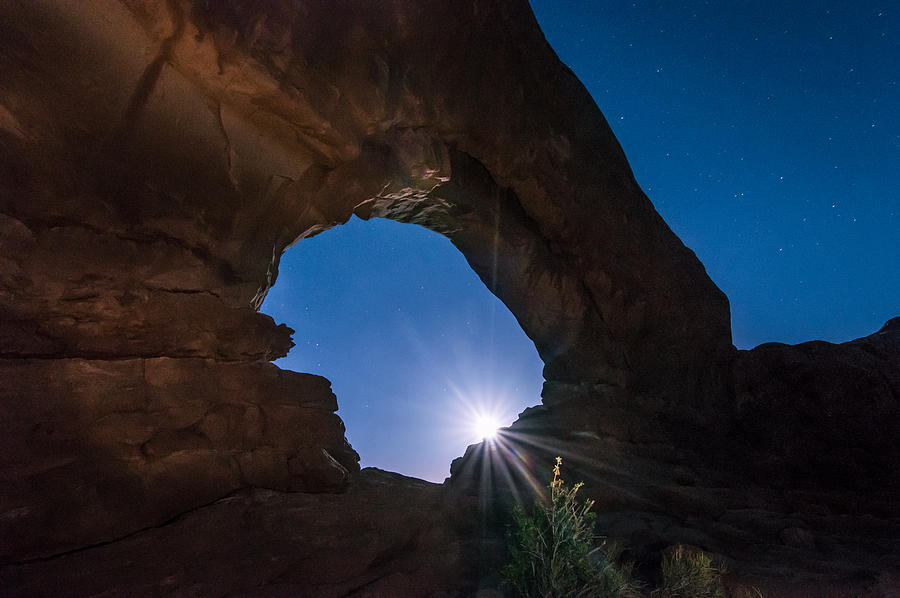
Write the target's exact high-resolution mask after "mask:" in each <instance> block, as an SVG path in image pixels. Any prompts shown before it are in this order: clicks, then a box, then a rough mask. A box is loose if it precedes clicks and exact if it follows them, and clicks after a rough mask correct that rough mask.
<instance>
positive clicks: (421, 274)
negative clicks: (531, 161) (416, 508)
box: [261, 218, 543, 482]
mask: <svg viewBox="0 0 900 598" xmlns="http://www.w3.org/2000/svg"><path fill="white" fill-rule="evenodd" d="M261 311H263V312H265V313H267V314H269V315H271V316H273V317H274V318H275V320H276V321H278V322H284V323H286V324H287V325H288V326H290V327H291V328H293V329H295V333H294V343H295V347H294V348H293V349H292V350H291V352H290V353H289V354H288V356H287V357H284V358H282V359H281V360H279V361H278V362H277V365H279V367H282V368H284V369H290V370H295V371H301V372H315V373H316V374H320V375H323V376H325V377H327V378H328V379H329V380H331V382H332V387H333V390H334V392H335V394H336V395H337V399H338V405H339V411H338V413H339V415H340V416H341V417H342V419H343V420H344V422H345V425H346V427H347V437H348V439H349V441H350V442H351V443H352V444H353V446H354V448H355V449H356V450H357V451H358V452H359V454H360V459H361V465H362V466H363V467H365V466H375V467H380V468H382V469H388V470H392V471H398V472H401V473H404V474H406V475H412V476H415V477H419V478H423V479H427V480H430V481H434V482H441V481H443V479H444V478H445V477H446V476H447V475H449V467H450V463H451V460H452V459H453V458H455V457H457V456H459V455H461V454H462V453H463V451H465V449H466V446H467V445H468V444H471V443H474V442H478V441H479V440H480V437H479V435H478V433H477V430H476V427H477V426H476V424H477V421H476V420H477V418H478V417H479V416H482V415H487V416H493V417H495V418H496V419H497V420H498V423H500V424H501V425H509V424H510V423H512V421H513V420H514V419H515V417H516V415H517V414H518V413H519V412H520V411H522V410H523V409H525V408H526V407H530V406H533V405H535V404H538V403H540V393H541V385H542V382H543V377H542V374H541V370H542V367H543V363H542V362H541V360H540V358H539V357H538V355H537V352H536V350H535V347H534V345H533V343H532V342H531V341H530V340H529V339H528V337H527V336H526V335H525V333H524V332H523V331H522V329H521V327H520V326H519V324H518V323H517V322H516V320H515V318H514V317H513V315H512V314H511V313H510V312H509V310H508V309H507V308H506V306H505V305H503V303H501V302H500V301H499V300H498V299H497V298H496V297H495V296H494V295H493V294H491V292H490V291H489V290H488V289H487V288H486V287H485V286H484V284H483V283H482V282H481V280H479V278H478V276H477V275H476V274H475V272H473V271H472V269H471V268H470V266H469V265H468V264H467V263H466V260H465V258H464V257H463V256H462V254H460V252H459V251H458V250H457V249H456V248H455V247H453V245H452V244H451V243H450V242H449V240H448V239H446V238H445V237H443V236H441V235H438V234H436V233H434V232H431V231H429V230H426V229H424V228H422V227H419V226H411V225H408V224H403V223H398V222H394V221H391V220H386V219H381V218H373V219H372V220H370V221H368V222H364V221H362V220H360V219H358V218H353V219H351V220H350V221H349V222H348V223H347V224H345V225H343V226H337V227H335V228H333V229H330V230H328V231H326V232H324V233H322V234H320V235H317V236H315V237H312V238H308V239H303V240H302V241H300V242H299V243H297V244H296V245H295V246H293V247H292V248H291V249H289V250H288V251H286V252H285V253H284V255H283V256H282V257H281V260H280V264H279V274H278V279H277V282H276V284H275V285H274V286H273V287H272V289H271V290H270V291H269V293H268V295H267V296H266V300H265V302H264V304H263V306H262V310H261Z"/></svg>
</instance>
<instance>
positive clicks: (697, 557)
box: [653, 545, 725, 598]
mask: <svg viewBox="0 0 900 598" xmlns="http://www.w3.org/2000/svg"><path fill="white" fill-rule="evenodd" d="M722 573H723V571H722V570H721V569H720V568H718V567H716V566H715V565H713V562H712V558H711V557H710V556H709V555H708V554H706V553H705V552H703V551H700V550H688V549H685V547H684V546H681V545H678V546H676V547H675V548H674V549H673V550H672V552H671V553H669V554H668V555H666V556H664V557H663V560H662V581H663V585H662V588H660V589H659V591H658V592H654V594H653V595H654V597H655V596H660V597H661V598H724V596H725V590H724V589H723V587H722Z"/></svg>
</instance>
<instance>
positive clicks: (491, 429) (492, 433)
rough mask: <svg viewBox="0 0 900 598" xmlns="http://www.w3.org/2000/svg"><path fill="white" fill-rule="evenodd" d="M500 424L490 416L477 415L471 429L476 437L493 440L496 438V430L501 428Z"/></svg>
mask: <svg viewBox="0 0 900 598" xmlns="http://www.w3.org/2000/svg"><path fill="white" fill-rule="evenodd" d="M501 425H502V424H501V422H500V420H499V419H497V418H496V417H493V416H491V415H485V414H479V415H477V416H475V421H473V422H472V427H473V428H474V430H475V434H476V436H478V438H481V439H483V440H493V439H494V438H496V436H497V429H498V428H499V427H500V426H501Z"/></svg>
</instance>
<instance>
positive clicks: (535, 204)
mask: <svg viewBox="0 0 900 598" xmlns="http://www.w3.org/2000/svg"><path fill="white" fill-rule="evenodd" d="M0 81H2V82H3V83H2V85H0V266H2V267H0V314H2V318H0V371H2V376H3V377H2V380H3V382H4V388H3V389H2V392H0V401H2V402H0V415H2V417H0V443H2V444H0V447H2V453H3V456H2V459H0V480H2V481H3V482H4V483H3V484H2V486H0V515H2V517H0V532H2V539H3V541H2V542H0V547H2V551H3V552H2V555H0V559H2V562H19V561H22V560H26V559H30V558H34V557H41V556H47V555H53V554H58V553H61V552H63V551H66V550H71V549H75V548H79V547H83V546H86V545H90V544H93V543H98V542H108V541H112V540H115V539H116V538H120V537H122V536H124V535H127V534H129V533H131V532H134V531H136V530H140V529H143V528H147V527H150V526H156V525H160V524H162V523H164V522H165V521H167V520H169V519H171V518H172V517H174V516H176V515H178V514H179V513H183V512H186V511H188V510H192V509H198V508H202V507H203V505H206V504H209V503H211V502H213V501H215V500H216V499H219V498H222V497H225V496H227V495H229V494H230V493H233V492H236V491H244V490H245V489H247V488H249V487H255V488H265V489H270V490H275V491H282V490H301V491H304V492H333V491H336V490H340V489H342V488H344V487H345V486H346V484H347V483H348V481H349V480H351V479H352V478H353V474H354V473H355V472H356V471H357V470H358V466H357V457H356V455H355V453H354V452H353V450H352V449H351V448H350V447H349V446H348V445H347V444H346V442H345V440H344V436H343V433H344V430H343V425H342V423H341V422H340V420H339V419H338V418H337V417H336V416H335V415H334V414H333V411H334V409H335V407H336V405H335V402H334V397H333V395H332V394H331V392H330V390H329V388H328V385H327V383H326V382H325V381H324V380H322V379H321V378H318V377H315V376H308V375H296V374H288V373H284V372H279V371H278V370H277V369H276V368H274V367H273V366H271V365H269V364H267V363H266V362H267V361H269V360H272V359H275V358H277V357H279V356H281V355H284V354H285V353H286V352H287V351H288V349H289V347H290V332H291V331H290V330H289V329H287V328H286V327H284V326H276V325H275V323H274V322H273V321H272V320H271V318H269V317H267V316H265V315H261V314H259V313H257V312H256V311H255V308H258V307H259V305H260V304H261V303H262V299H263V298H264V296H265V293H266V291H267V290H268V288H269V287H270V286H271V285H272V284H273V283H274V280H275V277H276V275H277V269H278V261H279V257H280V255H281V253H282V251H283V250H284V249H285V248H286V247H288V246H289V245H290V244H292V243H294V242H296V241H298V240H300V239H303V238H305V237H308V236H311V235H314V234H316V233H319V232H321V231H323V230H326V229H327V228H329V227H332V226H335V225H338V224H340V223H343V222H345V221H347V219H349V218H350V216H351V215H352V214H357V215H359V216H360V217H362V218H371V217H385V218H392V219H395V220H398V221H403V222H411V223H416V224H420V225H423V226H426V227H428V228H430V229H432V230H435V231H437V232H440V233H442V234H444V235H446V236H447V237H449V238H450V239H451V240H452V242H453V243H454V244H455V245H456V246H457V247H458V248H459V249H460V251H461V252H462V253H463V254H464V255H465V257H466V258H467V259H468V261H469V263H470V264H471V265H472V268H473V269H474V270H475V271H476V272H477V273H478V274H479V276H480V277H481V278H482V280H483V281H484V282H485V284H486V285H487V286H488V288H490V289H491V290H492V291H493V292H494V293H495V294H496V295H497V296H498V297H499V298H500V299H502V300H503V301H504V302H505V303H506V304H507V305H508V306H509V308H510V310H511V311H512V312H513V314H515V316H516V317H517V318H518V320H519V322H520V324H521V325H522V328H523V329H524V330H525V332H526V333H527V334H528V335H529V337H530V338H532V339H533V340H534V342H535V345H536V346H537V348H538V351H539V353H540V355H541V357H542V358H543V360H544V362H545V364H546V368H545V372H544V373H545V377H546V378H547V380H548V385H547V387H546V389H545V393H544V394H545V397H544V399H545V404H546V407H545V408H544V411H540V410H539V411H535V412H534V413H531V414H530V415H529V417H528V418H523V421H522V422H520V423H521V425H526V424H528V425H532V427H533V428H534V429H536V430H538V431H539V432H538V433H540V434H544V435H547V434H549V435H550V436H551V439H552V438H556V439H557V440H561V441H562V440H566V439H568V438H569V436H570V435H571V434H572V433H574V432H578V433H581V434H582V436H580V438H584V437H590V435H593V437H597V438H602V439H605V440H604V441H606V440H609V439H615V438H616V437H617V435H621V433H622V432H621V429H617V430H613V429H611V427H610V425H609V422H610V421H611V420H610V418H611V417H612V416H613V415H615V414H616V413H620V414H628V413H630V414H631V415H629V416H628V417H626V418H625V419H624V420H623V424H627V425H628V426H630V427H629V428H628V429H630V430H631V432H630V434H631V435H630V436H629V441H630V442H633V446H630V447H629V446H627V445H623V446H625V447H626V448H624V449H623V450H624V451H625V453H628V454H637V453H640V452H641V451H650V453H652V454H650V453H648V455H646V458H647V459H649V460H650V461H654V462H662V463H667V461H666V459H665V458H664V456H663V455H662V454H657V453H653V452H652V451H653V450H657V451H662V452H663V453H666V454H669V455H671V454H676V453H677V454H682V455H689V456H690V455H696V454H697V453H696V452H692V451H693V448H696V447H695V446H694V445H695V444H696V437H694V438H691V434H690V433H689V431H701V432H702V431H704V430H707V431H708V430H716V429H727V426H726V427H725V428H722V427H721V426H719V424H720V423H722V422H723V421H725V422H726V423H728V422H730V421H731V420H730V419H729V417H731V412H730V410H729V409H730V408H729V407H727V405H728V401H729V400H730V399H729V397H731V396H733V394H734V392H735V390H734V387H733V384H734V383H733V379H734V376H733V375H732V367H733V364H734V363H735V359H736V358H737V355H738V354H737V352H736V351H735V350H734V348H733V347H732V345H731V336H730V324H729V309H728V302H727V299H726V298H725V297H724V295H723V294H722V293H721V292H720V291H719V290H718V289H717V288H716V286H715V285H714V284H713V283H712V282H711V281H710V279H709V278H708V276H707V275H706V273H705V271H704V269H703V266H702V265H701V264H700V263H699V261H698V260H697V259H696V257H695V256H694V255H693V253H692V252H691V251H690V250H689V249H687V248H686V247H685V246H684V245H683V244H682V243H681V242H680V241H679V240H678V239H677V238H676V237H675V235H674V234H673V233H672V232H671V231H670V230H669V229H668V227H667V226H666V225H665V223H664V222H663V221H662V220H661V218H660V217H659V215H658V214H657V213H656V212H655V211H654V209H653V207H652V205H651V204H650V202H649V200H648V199H647V198H646V197H645V196H644V194H643V193H642V192H641V190H640V189H639V188H638V186H637V184H636V183H635V181H634V178H633V176H632V174H631V171H630V169H629V167H628V164H627V162H626V160H625V157H624V155H623V153H622V150H621V148H620V147H619V145H618V143H617V141H616V139H615V137H614V136H613V134H612V132H611V131H610V129H609V127H608V125H607V123H606V121H605V120H604V118H603V116H602V115H601V113H600V112H599V110H598V109H597V107H596V106H595V105H594V103H593V101H592V100H591V98H590V96H589V95H588V93H587V91H586V90H585V89H584V87H583V86H582V85H581V83H580V82H579V81H578V80H577V79H576V78H575V77H574V75H573V74H572V73H571V72H570V71H569V70H568V69H566V68H565V67H564V66H563V65H562V64H561V63H560V62H559V61H558V59H557V58H556V56H555V55H554V53H553V51H552V50H551V49H550V47H549V46H548V45H547V43H546V41H545V40H544V38H543V36H542V34H541V32H540V30H539V28H538V26H537V23H536V22H535V20H534V17H533V16H532V14H531V11H530V9H529V7H528V5H527V3H526V2H525V1H524V0H505V1H497V2H493V1H492V2H475V1H470V2H467V1H460V2H447V1H445V0H441V1H437V0H435V1H430V0H427V1H420V2H351V1H335V0H327V1H326V0H319V1H302V0H293V1H292V0H283V1H280V2H261V3H248V2H241V1H237V0H234V1H231V0H227V1H226V0H223V1H216V2H201V1H199V0H197V1H194V2H191V1H178V0H172V1H168V2H165V1H162V0H146V1H141V0H122V1H121V2H116V1H113V0H100V1H98V2H94V3H92V4H90V5H88V4H84V3H78V2H73V3H58V2H50V1H40V0H38V1H35V0H28V1H26V0H12V1H8V2H3V3H2V5H0ZM741 363H751V362H750V361H746V360H745V361H742V362H741ZM745 370H746V368H745ZM745 370H741V371H745ZM754 375H755V374H754ZM573 398H574V399H573ZM575 399H577V400H575ZM573 401H574V402H573ZM566 403H568V405H569V406H570V407H571V406H572V405H577V404H582V405H584V404H590V405H593V406H594V407H593V408H592V410H587V411H584V410H581V411H580V412H581V415H582V416H586V415H590V416H591V417H590V418H587V419H584V418H582V419H580V420H579V419H578V418H572V419H571V421H570V424H567V425H569V427H568V428H558V427H555V426H556V425H557V424H558V423H559V422H560V421H564V420H566V418H568V417H569V415H567V413H569V414H571V413H574V412H571V413H570V412H567V410H566V408H565V407H564V405H565V404H566ZM661 413H662V414H667V415H664V416H659V417H657V414H661ZM635 414H637V415H635ZM670 416H671V417H670ZM623 417H625V416H624V415H623ZM667 418H668V419H667ZM526 419H527V422H526V421H525V420H526ZM626 420H627V421H626ZM657 420H658V421H659V422H661V423H660V425H659V426H654V425H647V422H653V421H657ZM528 422H531V423H530V424H529V423H528ZM535 422H536V423H535ZM586 422H593V423H590V425H588V423H586ZM629 422H630V423H629ZM635 422H639V423H640V422H643V423H642V424H641V425H638V424H636V423H635ZM688 424H689V425H688ZM585 434H586V435H587V436H584V435H585ZM653 438H662V439H663V440H664V441H665V442H668V443H669V444H665V442H664V443H662V444H659V445H653V442H655V441H654V440H652V439H653ZM682 445H684V446H686V447H688V448H685V450H684V452H682V453H679V452H678V451H681V448H680V447H682ZM653 446H656V448H655V449H653V448H652V447H653ZM660 447H662V448H660ZM666 447H672V448H666ZM594 449H597V447H593V448H592V449H591V450H594ZM599 458H600V456H598V457H597V459H599ZM642 458H643V456H642ZM597 459H593V462H595V463H596V462H597ZM460 467H461V465H460V466H459V467H457V470H460ZM706 471H707V470H705V469H704V470H703V472H706ZM702 475H704V476H705V475H707V474H706V473H702ZM709 475H712V474H709ZM595 477H596V476H595ZM626 477H627V476H626ZM635 479H637V478H635ZM384 483H385V484H386V483H388V482H384ZM640 483H642V482H640V481H632V485H634V486H635V487H638V485H639V484H640ZM376 486H377V484H376V485H375V486H372V487H373V488H374V487H376ZM426 494H427V493H426ZM423 496H425V495H423ZM410 500H412V499H410ZM422 500H425V501H430V502H428V504H433V503H434V501H435V500H437V499H435V498H434V497H433V496H431V495H430V494H429V495H428V497H427V498H423V499H422ZM323 504H325V503H323ZM654 504H656V503H654ZM662 504H664V503H662ZM323 508H325V507H323ZM335 508H337V507H335ZM374 516H376V515H373V517H374ZM248 525H249V524H248ZM398 538H399V536H398ZM400 541H401V540H399V539H398V540H397V542H400ZM386 544H387V545H388V546H390V544H391V543H390V542H387V543H386ZM385 550H386V551H387V556H385V557H383V558H385V559H388V560H389V559H390V558H393V557H391V556H390V555H391V554H394V553H391V552H390V549H385ZM398 551H399V552H402V550H400V549H396V550H395V551H394V552H395V553H397V554H399V552H398ZM465 560H466V559H465V558H463V559H461V561H459V562H463V561H465ZM378 562H379V563H381V565H379V566H382V565H383V562H386V561H383V559H382V560H381V561H378ZM454 562H456V561H454ZM448 566H449V565H448ZM453 566H456V565H453ZM460 566H462V565H460ZM364 577H365V576H364V575H363V576H362V577H360V578H359V579H360V580H361V579H363V578H364ZM451 577H452V576H451ZM7 579H10V578H9V577H7ZM354 579H356V578H354ZM360 583H361V584H363V583H364V582H363V581H360ZM360 587H362V586H360ZM398 587H399V586H398ZM409 587H416V588H420V589H421V587H424V586H417V585H415V584H413V585H411V586H409ZM410 591H411V592H412V590H410Z"/></svg>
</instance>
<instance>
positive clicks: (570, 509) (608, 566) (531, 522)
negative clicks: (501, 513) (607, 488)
mask: <svg viewBox="0 0 900 598" xmlns="http://www.w3.org/2000/svg"><path fill="white" fill-rule="evenodd" d="M560 465H562V459H561V458H560V457H557V458H556V465H555V466H554V468H553V481H552V482H550V501H549V504H542V503H540V502H536V503H535V505H534V507H533V508H532V509H531V511H529V512H526V511H525V510H524V509H522V508H521V507H520V506H518V505H516V507H514V509H513V523H512V526H511V527H510V529H509V532H508V534H507V540H508V545H509V563H508V564H507V566H506V568H505V569H504V576H505V578H506V582H507V584H508V585H509V586H510V587H512V588H513V589H514V590H515V591H516V592H517V593H518V595H520V596H522V597H523V598H548V597H551V596H552V597H558V596H567V597H569V596H571V597H581V596H590V597H597V598H619V597H621V596H625V595H627V594H628V593H629V592H631V591H632V590H633V588H634V584H633V583H632V581H631V565H630V564H626V565H622V564H619V562H618V560H619V557H620V555H621V551H620V550H619V548H618V547H617V546H616V545H614V544H607V543H604V544H602V545H601V546H599V547H595V542H596V540H597V536H596V534H595V533H594V519H595V517H596V516H595V515H594V513H592V512H591V508H592V507H593V505H594V501H592V500H590V499H588V500H585V501H583V502H579V501H578V500H577V494H578V490H579V489H580V488H581V487H582V485H583V484H582V483H581V482H579V483H577V484H575V485H574V486H572V487H571V488H568V487H566V485H565V484H564V483H563V480H562V478H561V477H560V471H559V468H560Z"/></svg>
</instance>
